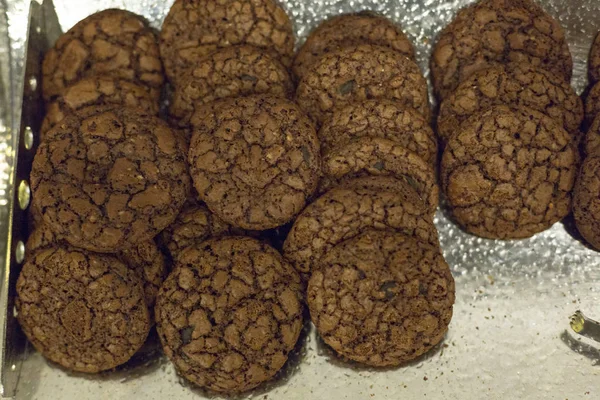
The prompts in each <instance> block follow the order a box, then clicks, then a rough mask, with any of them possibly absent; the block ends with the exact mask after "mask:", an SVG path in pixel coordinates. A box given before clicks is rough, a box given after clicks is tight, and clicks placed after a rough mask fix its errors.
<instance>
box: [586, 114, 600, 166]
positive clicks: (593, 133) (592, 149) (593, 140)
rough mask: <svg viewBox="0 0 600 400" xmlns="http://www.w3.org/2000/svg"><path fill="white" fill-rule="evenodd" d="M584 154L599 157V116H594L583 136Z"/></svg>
mask: <svg viewBox="0 0 600 400" xmlns="http://www.w3.org/2000/svg"><path fill="white" fill-rule="evenodd" d="M585 154H586V155H588V156H600V115H596V118H594V122H592V125H591V126H590V128H589V129H588V131H587V134H586V136H585Z"/></svg>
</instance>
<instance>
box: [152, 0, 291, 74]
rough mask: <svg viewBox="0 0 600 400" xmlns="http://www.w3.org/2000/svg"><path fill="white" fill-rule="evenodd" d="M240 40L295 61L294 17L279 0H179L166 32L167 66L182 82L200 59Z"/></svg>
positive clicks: (162, 48)
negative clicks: (293, 58)
mask: <svg viewBox="0 0 600 400" xmlns="http://www.w3.org/2000/svg"><path fill="white" fill-rule="evenodd" d="M238 44H249V45H252V46H255V47H259V48H261V49H265V50H266V51H267V52H271V53H272V54H273V55H274V57H276V58H279V59H280V60H281V62H282V63H283V64H284V65H285V66H289V65H290V64H291V58H292V56H293V54H294V33H293V31H292V23H291V22H290V19H289V18H288V16H287V14H286V13H285V11H284V10H283V9H282V8H281V7H280V6H278V5H277V3H276V2H275V1H274V0H241V1H238V0H224V1H216V0H176V1H175V3H174V4H173V6H172V7H171V9H170V11H169V14H168V15H167V17H166V18H165V21H164V23H163V26H162V29H161V32H160V53H161V57H162V60H163V62H164V64H165V72H166V74H167V77H168V79H169V80H170V81H171V82H172V83H175V84H176V86H177V84H178V82H179V77H180V76H182V75H183V72H184V71H185V70H186V69H187V68H190V67H193V66H194V65H195V64H196V63H197V62H198V61H199V60H200V59H202V58H204V57H206V56H207V55H209V54H210V53H212V52H213V51H215V50H217V49H220V48H223V47H229V46H233V45H238Z"/></svg>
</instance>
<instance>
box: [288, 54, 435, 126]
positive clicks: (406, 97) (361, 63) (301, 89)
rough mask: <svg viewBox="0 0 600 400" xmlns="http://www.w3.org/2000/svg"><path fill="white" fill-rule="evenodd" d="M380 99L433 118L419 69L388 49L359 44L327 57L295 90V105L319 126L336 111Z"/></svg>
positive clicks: (323, 58)
mask: <svg viewBox="0 0 600 400" xmlns="http://www.w3.org/2000/svg"><path fill="white" fill-rule="evenodd" d="M379 98H383V99H388V100H394V101H397V102H399V103H401V104H403V105H405V106H406V107H411V108H414V109H415V110H417V111H418V112H420V113H421V114H422V115H423V116H424V118H425V119H426V120H429V118H430V115H431V110H430V109H429V99H428V94H427V82H426V81H425V78H424V77H423V74H422V73H421V70H420V69H419V67H418V65H417V64H416V63H415V62H414V61H413V60H411V59H409V58H408V57H406V56H403V55H402V54H399V53H398V52H396V51H394V50H392V49H389V48H387V47H382V46H376V45H370V44H360V45H356V46H349V47H344V48H343V49H340V50H338V51H335V52H332V53H328V54H325V55H323V56H322V57H320V58H319V59H318V60H317V61H316V63H315V64H314V65H313V66H312V67H311V68H310V69H309V70H308V71H307V73H306V74H305V75H304V77H303V78H302V80H301V81H300V83H299V84H298V88H297V89H296V101H297V102H298V104H299V105H300V107H302V109H303V110H304V111H306V112H307V114H308V115H309V117H311V119H312V120H313V121H315V122H317V123H318V124H322V123H324V122H325V120H326V119H327V118H328V117H329V116H330V115H331V113H332V112H333V110H334V109H335V108H336V107H343V106H345V105H347V104H350V103H356V102H360V101H364V100H370V99H379Z"/></svg>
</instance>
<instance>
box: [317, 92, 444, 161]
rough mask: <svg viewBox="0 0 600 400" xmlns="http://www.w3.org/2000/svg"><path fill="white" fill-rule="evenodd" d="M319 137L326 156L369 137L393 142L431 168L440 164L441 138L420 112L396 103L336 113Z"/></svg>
mask: <svg viewBox="0 0 600 400" xmlns="http://www.w3.org/2000/svg"><path fill="white" fill-rule="evenodd" d="M318 136H319V140H320V142H321V153H322V154H323V155H325V154H327V153H328V152H329V151H331V150H332V149H334V148H337V147H340V146H342V145H344V144H347V143H350V142H351V141H352V140H354V139H358V138H362V137H365V136H368V137H381V138H384V139H389V140H391V141H393V142H395V143H397V144H399V145H401V146H403V147H405V148H406V149H408V150H410V151H412V152H413V153H415V154H417V155H418V156H420V157H421V158H422V159H423V160H425V161H427V162H428V163H430V164H431V165H435V163H436V158H437V151H438V147H437V138H436V136H435V134H434V133H433V130H432V129H431V127H430V126H429V124H428V122H427V121H426V120H425V118H424V117H423V116H422V115H421V114H420V113H419V112H418V111H416V110H414V109H412V108H409V107H404V106H403V105H402V104H400V103H397V102H395V101H390V100H385V99H378V100H367V101H365V102H362V103H353V104H348V105H347V106H345V107H341V108H339V109H336V110H335V111H334V112H333V114H332V115H331V117H330V118H329V119H327V120H326V121H325V123H324V124H323V126H322V127H321V129H320V130H319V132H318Z"/></svg>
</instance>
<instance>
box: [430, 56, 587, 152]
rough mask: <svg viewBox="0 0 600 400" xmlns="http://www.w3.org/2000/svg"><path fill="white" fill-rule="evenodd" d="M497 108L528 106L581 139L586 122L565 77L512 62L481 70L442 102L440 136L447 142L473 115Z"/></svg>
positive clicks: (439, 124)
mask: <svg viewBox="0 0 600 400" xmlns="http://www.w3.org/2000/svg"><path fill="white" fill-rule="evenodd" d="M495 105H512V106H514V107H529V108H532V109H534V110H536V111H540V112H542V113H544V114H546V115H548V116H549V117H552V118H553V119H554V120H556V121H557V122H559V123H560V124H561V125H562V126H563V127H564V129H565V130H567V132H570V133H571V134H573V135H576V136H578V135H579V134H580V133H579V128H580V125H581V122H582V120H583V105H582V102H581V98H580V97H579V96H578V95H577V93H575V91H574V90H573V88H572V87H571V85H569V83H567V82H566V81H565V80H564V79H563V78H562V77H560V76H556V75H554V74H553V73H551V72H548V71H544V70H542V69H540V68H536V67H533V66H532V65H530V64H524V63H510V64H508V65H506V66H501V65H498V66H494V67H491V68H487V69H484V70H481V71H478V72H476V73H474V74H473V75H471V76H470V77H469V78H467V79H465V80H464V81H463V82H462V83H461V84H460V85H459V86H458V88H457V89H456V90H455V91H454V92H453V93H452V94H451V95H449V96H448V97H446V99H445V100H444V101H443V102H442V104H441V106H440V113H439V117H438V121H437V127H438V134H439V135H440V136H441V137H442V139H444V140H448V139H449V138H450V137H451V136H452V134H453V133H454V132H457V131H459V129H460V124H462V123H463V122H464V121H465V120H467V119H468V118H469V117H470V116H471V115H473V114H476V113H478V112H481V111H484V110H486V109H488V108H490V107H492V106H495Z"/></svg>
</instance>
